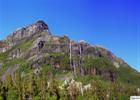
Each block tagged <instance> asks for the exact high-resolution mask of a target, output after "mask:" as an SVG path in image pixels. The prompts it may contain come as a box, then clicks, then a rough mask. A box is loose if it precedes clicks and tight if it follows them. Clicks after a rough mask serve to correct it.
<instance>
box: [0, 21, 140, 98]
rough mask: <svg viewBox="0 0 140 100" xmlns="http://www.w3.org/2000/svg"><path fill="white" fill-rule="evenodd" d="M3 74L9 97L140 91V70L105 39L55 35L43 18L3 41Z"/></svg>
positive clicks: (5, 95) (3, 86)
mask: <svg viewBox="0 0 140 100" xmlns="http://www.w3.org/2000/svg"><path fill="white" fill-rule="evenodd" d="M0 80H1V83H0V86H1V87H0V88H1V90H0V91H1V92H0V94H1V98H9V99H8V100H15V99H13V98H16V99H17V100H29V98H31V99H34V100H40V99H41V100H44V99H45V98H46V100H49V99H50V100H52V99H53V100H55V99H61V100H63V99H64V100H67V99H68V100H75V99H79V100H81V99H82V98H83V97H84V98H88V97H90V98H91V99H90V100H95V99H96V100H98V99H99V100H100V99H103V100H108V99H109V100H110V99H111V100H112V99H113V100H114V99H117V98H124V99H126V100H127V98H129V96H130V95H140V93H139V92H140V90H139V88H140V85H139V84H140V73H139V72H137V71H136V70H134V69H133V68H132V67H131V66H129V65H128V64H127V63H126V62H125V61H124V60H122V59H121V58H118V57H117V56H116V55H114V54H113V53H112V52H111V51H109V50H107V49H106V48H103V47H101V46H99V45H91V44H89V43H88V42H86V41H84V40H80V41H79V42H76V41H74V40H71V39H70V38H69V37H68V36H55V35H53V34H52V33H51V32H50V29H49V27H48V25H47V24H46V23H45V22H44V21H42V20H39V21H37V22H36V23H34V24H31V25H29V26H26V27H23V28H20V29H17V30H16V31H15V32H13V33H11V34H10V35H9V36H7V38H6V39H4V40H1V41H0ZM74 84H75V85H74ZM77 84H82V85H78V86H82V87H81V88H83V92H84V93H80V92H81V90H79V87H78V86H77ZM60 86H61V87H60ZM63 86H64V87H63ZM86 86H87V87H89V88H87V89H88V91H87V90H85V91H84V87H86ZM137 90H139V91H137ZM121 92H125V94H123V93H121ZM106 95H107V96H106ZM11 98H12V99H11ZM84 98H83V99H82V100H85V99H84Z"/></svg>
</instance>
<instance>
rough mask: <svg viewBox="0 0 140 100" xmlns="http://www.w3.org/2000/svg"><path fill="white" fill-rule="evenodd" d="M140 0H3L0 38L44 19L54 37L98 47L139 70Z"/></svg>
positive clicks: (1, 4) (0, 1)
mask: <svg viewBox="0 0 140 100" xmlns="http://www.w3.org/2000/svg"><path fill="white" fill-rule="evenodd" d="M139 6H140V1H139V0H0V39H4V38H5V37H6V36H7V35H8V34H10V33H11V32H13V31H15V30H16V28H19V27H23V26H26V25H28V24H31V23H34V22H36V21H37V20H39V19H42V20H44V21H45V22H46V23H47V24H48V25H49V27H50V30H51V32H52V33H53V34H55V35H65V34H66V35H68V36H69V37H70V38H71V39H73V40H77V41H78V40H81V39H82V40H86V41H87V42H89V43H91V44H99V45H102V46H103V47H105V48H108V49H109V50H111V51H112V52H113V53H114V54H115V55H117V56H118V57H121V58H123V59H124V60H125V61H126V62H127V63H128V64H130V65H131V66H132V67H133V68H135V69H137V70H139V71H140V52H139V51H140V44H139V42H140V35H139V33H140V7H139Z"/></svg>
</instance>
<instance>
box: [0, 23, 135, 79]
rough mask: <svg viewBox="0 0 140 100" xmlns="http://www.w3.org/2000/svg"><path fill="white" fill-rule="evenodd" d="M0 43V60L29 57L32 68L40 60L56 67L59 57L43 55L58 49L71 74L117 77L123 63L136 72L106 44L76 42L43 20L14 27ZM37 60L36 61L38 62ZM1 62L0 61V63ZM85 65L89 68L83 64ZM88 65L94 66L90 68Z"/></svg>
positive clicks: (40, 63) (36, 65)
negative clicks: (56, 59) (52, 29)
mask: <svg viewBox="0 0 140 100" xmlns="http://www.w3.org/2000/svg"><path fill="white" fill-rule="evenodd" d="M0 44H1V47H0V53H1V55H4V54H5V55H6V56H5V58H2V57H0V58H1V59H0V62H3V60H5V59H6V60H7V61H8V60H13V59H24V60H25V59H27V60H32V61H33V63H32V64H31V65H30V67H31V68H33V69H34V70H35V69H37V68H38V67H39V66H41V65H42V64H49V65H51V66H53V67H55V68H57V67H58V68H60V67H61V61H55V58H51V57H48V58H46V56H44V55H47V54H48V55H49V54H53V53H56V54H57V53H58V54H59V53H62V55H63V54H66V55H67V60H69V61H67V64H66V65H67V66H68V67H69V68H68V69H70V70H72V71H73V72H74V75H76V74H77V73H81V74H82V75H86V74H91V75H100V76H102V77H104V78H105V79H107V80H110V81H112V82H114V81H116V80H117V77H119V74H118V72H117V71H118V69H120V68H125V67H126V68H127V69H129V70H131V71H132V72H134V71H135V72H136V73H138V72H137V71H136V70H134V69H133V68H131V67H130V66H129V65H128V64H127V63H126V62H125V61H124V60H122V59H120V58H118V57H117V56H115V55H114V54H113V53H112V52H111V51H109V50H108V49H106V48H103V47H101V46H98V45H91V44H89V43H87V42H86V41H83V40H81V41H79V42H76V41H74V40H71V39H70V38H69V37H68V36H65V35H64V36H55V35H52V34H51V33H50V31H49V27H48V25H47V24H46V23H45V22H44V21H43V20H39V21H37V22H36V23H34V24H31V25H28V26H26V27H23V28H20V29H17V30H16V31H15V32H13V33H12V34H10V35H9V36H7V38H6V39H5V40H3V41H0ZM39 57H40V58H39ZM48 59H54V62H53V64H51V62H47V60H48ZM90 59H92V60H95V62H94V63H93V62H92V61H90ZM38 60H40V61H39V62H38ZM84 60H85V61H86V60H87V62H89V63H90V64H86V63H85V61H84ZM97 62H98V63H97ZM38 63H39V64H38ZM84 63H85V64H84ZM96 63H97V65H96ZM100 63H102V64H104V67H105V68H104V67H103V66H102V65H100ZM94 64H95V65H94ZM1 66H4V65H3V64H1ZM5 66H6V65H5ZM17 66H18V65H17ZM78 66H79V67H78ZM85 66H87V67H89V68H86V67H85ZM92 66H94V67H93V68H92ZM122 66H123V67H122ZM102 67H103V68H102ZM114 67H115V68H114ZM78 70H80V72H77V71H78ZM113 70H114V71H113ZM3 74H4V73H3ZM6 74H7V73H6ZM4 76H5V74H4ZM2 77H3V75H2ZM3 79H4V77H3ZM126 81H130V79H129V78H128V79H126Z"/></svg>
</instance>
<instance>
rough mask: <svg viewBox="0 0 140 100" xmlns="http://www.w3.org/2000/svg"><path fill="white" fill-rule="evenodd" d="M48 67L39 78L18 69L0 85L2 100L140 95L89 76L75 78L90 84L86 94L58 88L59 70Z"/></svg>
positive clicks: (108, 99) (107, 99)
mask: <svg viewBox="0 0 140 100" xmlns="http://www.w3.org/2000/svg"><path fill="white" fill-rule="evenodd" d="M45 68H46V69H43V70H42V71H41V72H40V73H39V74H38V75H35V74H33V72H30V73H28V74H26V75H25V74H24V73H21V72H20V71H19V70H18V71H17V72H16V73H15V74H14V75H13V76H10V75H9V76H7V77H6V80H5V81H3V82H1V83H0V100H29V99H31V100H128V99H129V97H130V96H131V95H140V93H139V92H138V91H137V87H135V86H132V85H131V86H130V85H127V84H122V83H118V82H117V83H112V82H108V81H105V80H103V79H102V78H100V77H98V76H90V75H87V76H80V75H77V76H76V77H73V78H74V80H75V81H76V82H82V86H84V85H86V84H91V87H90V89H88V90H86V91H84V93H83V94H82V93H81V92H80V91H79V89H77V87H75V86H72V87H71V88H70V89H68V87H69V84H67V85H65V87H64V88H63V89H61V88H60V87H59V86H61V85H62V84H63V83H64V80H60V79H58V76H57V74H56V73H57V72H58V71H56V70H55V69H51V67H49V66H48V67H45ZM53 71H56V73H55V74H53V73H52V72H53ZM59 74H61V75H63V74H64V73H63V72H59ZM69 75H72V74H71V73H69Z"/></svg>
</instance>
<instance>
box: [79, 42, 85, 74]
mask: <svg viewBox="0 0 140 100" xmlns="http://www.w3.org/2000/svg"><path fill="white" fill-rule="evenodd" d="M79 55H80V62H79V64H80V73H81V75H84V69H83V57H82V45H81V44H79Z"/></svg>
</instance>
